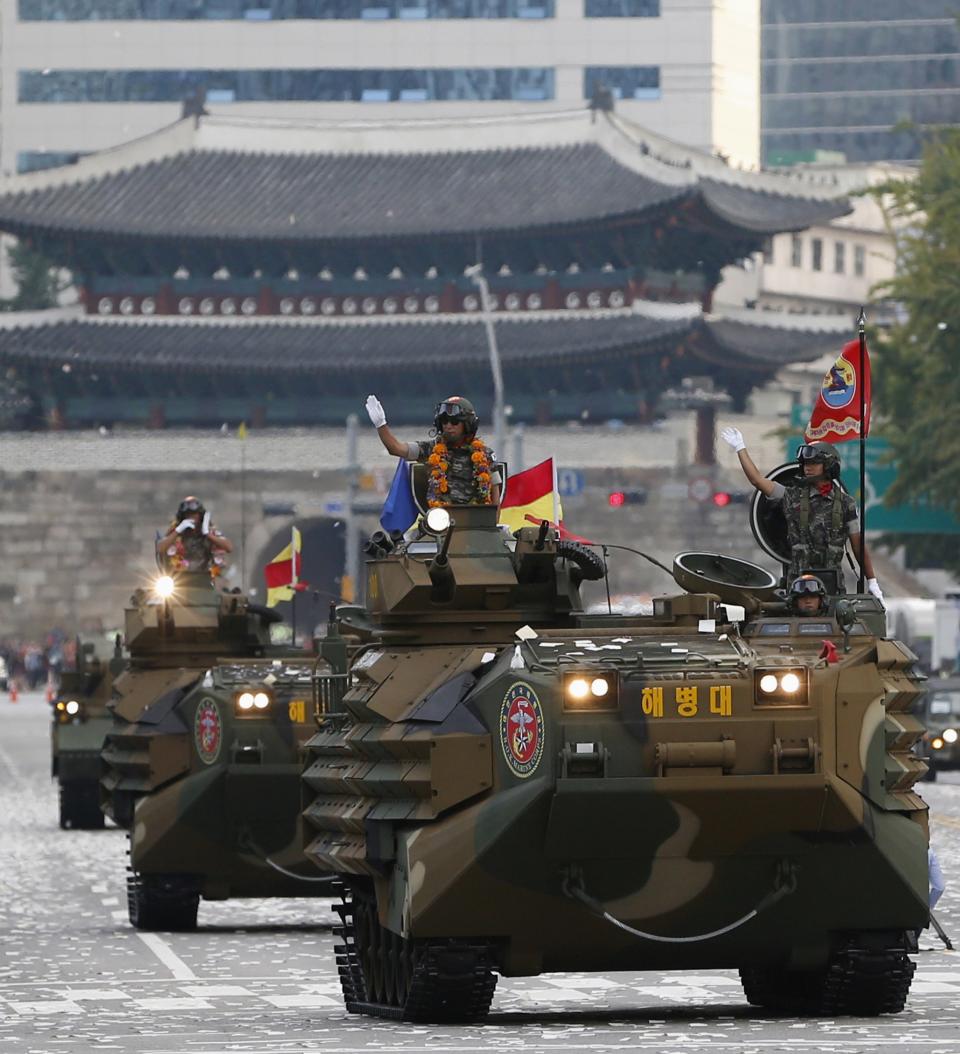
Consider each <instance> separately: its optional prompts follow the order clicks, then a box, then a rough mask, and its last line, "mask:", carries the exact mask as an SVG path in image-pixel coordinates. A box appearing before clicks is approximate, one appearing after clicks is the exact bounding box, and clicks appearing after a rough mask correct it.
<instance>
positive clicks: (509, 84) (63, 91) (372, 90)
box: [19, 67, 554, 103]
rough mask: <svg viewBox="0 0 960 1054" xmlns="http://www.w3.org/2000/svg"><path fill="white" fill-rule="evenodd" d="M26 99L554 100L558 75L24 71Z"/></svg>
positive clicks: (533, 70)
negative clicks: (203, 96)
mask: <svg viewBox="0 0 960 1054" xmlns="http://www.w3.org/2000/svg"><path fill="white" fill-rule="evenodd" d="M19 87H20V91H19V99H20V102H25V103H58V102H141V103H142V102H180V101H181V100H182V99H185V98H186V97H187V96H189V95H195V94H196V93H197V91H198V90H200V91H205V92H206V98H207V100H208V101H209V102H212V103H226V102H275V101H278V100H287V101H290V100H292V101H302V102H427V101H431V102H432V101H450V100H458V99H470V100H483V101H497V100H503V99H519V100H524V101H528V102H529V101H540V100H544V99H552V98H553V93H554V73H553V70H552V69H550V68H546V67H522V68H517V69H439V70H423V69H407V70H402V69H401V70H377V69H372V70H369V69H368V70H297V69H292V70H291V69H284V70H50V71H44V72H41V71H40V70H21V71H20V75H19Z"/></svg>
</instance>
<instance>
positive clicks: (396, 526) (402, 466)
mask: <svg viewBox="0 0 960 1054" xmlns="http://www.w3.org/2000/svg"><path fill="white" fill-rule="evenodd" d="M418 515H419V510H418V509H417V506H416V504H415V503H414V500H413V490H412V489H411V486H410V466H409V465H408V464H407V462H406V461H404V459H403V458H400V462H399V464H398V465H397V471H396V472H395V473H394V474H393V482H392V483H391V484H390V493H389V494H388V495H387V500H386V501H385V502H384V503H383V511H382V512H381V513H380V526H381V527H382V528H383V529H384V530H385V531H386V532H387V533H388V534H389V533H390V532H391V531H405V530H406V529H407V528H408V527H409V526H410V525H411V524H412V523H413V522H414V521H415V520H416V518H417V516H418Z"/></svg>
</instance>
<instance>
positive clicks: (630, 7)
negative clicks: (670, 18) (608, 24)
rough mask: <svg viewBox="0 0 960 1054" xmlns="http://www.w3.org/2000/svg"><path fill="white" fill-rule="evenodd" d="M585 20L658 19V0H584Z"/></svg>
mask: <svg viewBox="0 0 960 1054" xmlns="http://www.w3.org/2000/svg"><path fill="white" fill-rule="evenodd" d="M583 13H584V14H585V15H586V17H587V18H659V17H660V0H584V6H583Z"/></svg>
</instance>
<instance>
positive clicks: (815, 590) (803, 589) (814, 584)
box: [790, 578, 825, 597]
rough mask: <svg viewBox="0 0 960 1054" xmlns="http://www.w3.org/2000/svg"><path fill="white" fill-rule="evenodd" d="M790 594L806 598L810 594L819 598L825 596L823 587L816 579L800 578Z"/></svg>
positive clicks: (791, 587)
mask: <svg viewBox="0 0 960 1054" xmlns="http://www.w3.org/2000/svg"><path fill="white" fill-rule="evenodd" d="M790 592H791V593H792V594H793V595H794V596H804V595H806V594H808V593H809V594H812V595H813V596H817V597H822V596H824V595H825V590H824V588H823V586H822V585H821V584H820V582H819V581H818V579H816V578H798V579H797V580H796V581H795V582H794V583H793V585H792V586H790Z"/></svg>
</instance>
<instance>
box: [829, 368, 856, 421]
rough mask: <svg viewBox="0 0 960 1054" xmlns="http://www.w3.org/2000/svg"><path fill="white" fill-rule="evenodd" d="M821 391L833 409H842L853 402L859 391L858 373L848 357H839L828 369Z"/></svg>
mask: <svg viewBox="0 0 960 1054" xmlns="http://www.w3.org/2000/svg"><path fill="white" fill-rule="evenodd" d="M820 392H821V394H822V395H823V401H824V402H825V403H826V404H827V406H829V407H830V409H831V410H841V409H843V407H844V406H848V405H849V404H850V403H852V402H853V397H854V395H856V392H857V375H856V374H855V373H854V371H853V367H852V366H851V365H850V363H849V362H847V360H846V359H838V360H837V361H836V362H835V363H834V364H833V365H832V366H831V367H830V369H829V370H827V372H826V375H825V376H824V378H823V384H822V385H821V386H820Z"/></svg>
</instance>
